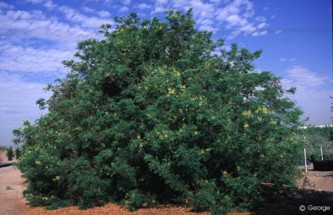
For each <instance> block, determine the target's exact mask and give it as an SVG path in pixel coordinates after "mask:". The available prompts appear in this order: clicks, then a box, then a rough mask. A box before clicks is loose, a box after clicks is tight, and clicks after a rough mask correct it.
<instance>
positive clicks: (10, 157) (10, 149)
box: [7, 147, 14, 161]
mask: <svg viewBox="0 0 333 215" xmlns="http://www.w3.org/2000/svg"><path fill="white" fill-rule="evenodd" d="M13 158H14V150H13V147H8V148H7V159H8V160H9V161H12V160H13Z"/></svg>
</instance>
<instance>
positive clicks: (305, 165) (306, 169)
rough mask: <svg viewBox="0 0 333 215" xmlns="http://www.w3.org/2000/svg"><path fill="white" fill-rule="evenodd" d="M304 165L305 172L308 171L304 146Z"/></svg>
mask: <svg viewBox="0 0 333 215" xmlns="http://www.w3.org/2000/svg"><path fill="white" fill-rule="evenodd" d="M304 167H305V172H308V166H307V164H306V149H305V148H304Z"/></svg>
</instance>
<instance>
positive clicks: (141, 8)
mask: <svg viewBox="0 0 333 215" xmlns="http://www.w3.org/2000/svg"><path fill="white" fill-rule="evenodd" d="M138 8H139V9H140V10H146V9H151V8H152V6H151V5H149V4H146V3H141V4H139V5H138Z"/></svg>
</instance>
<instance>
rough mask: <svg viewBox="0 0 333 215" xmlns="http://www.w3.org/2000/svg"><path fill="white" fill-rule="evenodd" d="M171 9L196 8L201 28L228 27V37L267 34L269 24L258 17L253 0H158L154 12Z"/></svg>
mask: <svg viewBox="0 0 333 215" xmlns="http://www.w3.org/2000/svg"><path fill="white" fill-rule="evenodd" d="M168 8H172V9H175V10H180V11H184V10H188V9H190V8H192V9H193V10H192V11H193V16H194V18H195V19H196V20H197V25H198V28H199V30H209V31H213V32H217V31H219V30H220V29H223V28H225V29H226V30H227V31H228V32H229V35H228V39H232V38H234V37H236V36H238V35H245V36H246V35H251V36H262V35H266V34H267V33H268V32H267V30H266V29H267V28H268V26H269V24H268V23H267V22H266V18H265V17H263V16H255V11H254V7H253V3H252V2H251V1H249V0H234V1H218V0H211V1H208V2H207V1H203V0H189V1H165V0H158V1H155V5H154V9H153V11H152V13H153V14H154V13H162V12H164V11H165V10H167V9H168Z"/></svg>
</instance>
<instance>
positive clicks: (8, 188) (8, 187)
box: [5, 186, 14, 190]
mask: <svg viewBox="0 0 333 215" xmlns="http://www.w3.org/2000/svg"><path fill="white" fill-rule="evenodd" d="M5 189H6V190H14V188H12V187H11V186H7V187H6V188H5Z"/></svg>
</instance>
